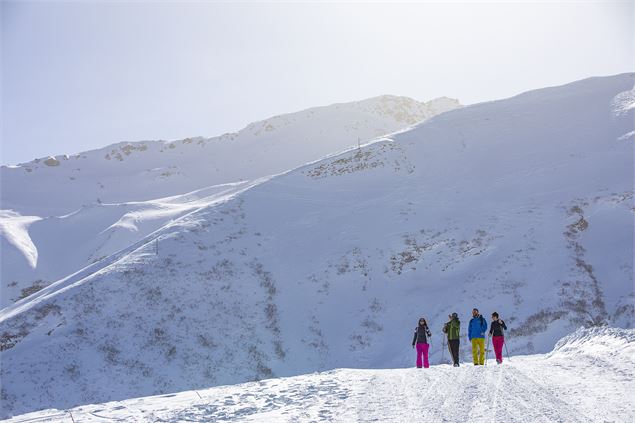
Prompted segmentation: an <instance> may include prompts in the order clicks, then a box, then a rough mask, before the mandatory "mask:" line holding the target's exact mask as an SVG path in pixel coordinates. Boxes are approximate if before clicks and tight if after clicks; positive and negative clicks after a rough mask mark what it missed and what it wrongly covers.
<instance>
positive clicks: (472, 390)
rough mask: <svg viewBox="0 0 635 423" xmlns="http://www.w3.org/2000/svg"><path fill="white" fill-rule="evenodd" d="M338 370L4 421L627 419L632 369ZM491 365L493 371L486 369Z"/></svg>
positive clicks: (550, 362) (555, 361) (531, 360)
mask: <svg viewBox="0 0 635 423" xmlns="http://www.w3.org/2000/svg"><path fill="white" fill-rule="evenodd" d="M493 363H495V361H494V360H493V359H492V358H490V359H489V361H488V365H487V366H478V367H476V366H473V365H472V364H470V363H462V365H461V367H460V368H453V367H451V366H450V365H447V364H444V365H437V366H431V368H430V369H416V368H408V369H384V370H355V369H339V370H333V371H328V372H324V373H316V374H310V375H304V376H296V377H289V378H281V379H270V380H264V381H260V382H252V383H246V384H241V385H235V386H223V387H216V388H211V389H208V390H199V391H187V392H182V393H178V394H171V395H161V396H155V397H145V398H138V399H132V400H127V401H123V402H111V403H106V404H96V405H88V406H81V407H77V408H75V409H72V410H70V411H58V410H45V411H40V412H35V413H29V414H25V415H23V416H18V417H14V418H13V419H10V420H8V421H9V422H58V421H60V422H61V421H69V420H70V417H71V415H72V416H73V419H74V421H75V422H80V421H81V422H100V421H106V420H107V421H119V422H139V421H147V422H181V421H214V422H219V423H220V422H265V421H266V422H310V421H318V422H331V421H335V422H349V421H358V422H385V421H394V422H401V421H403V422H405V421H431V422H466V421H470V422H506V423H509V422H589V421H603V422H620V421H633V420H632V418H633V417H635V413H634V410H633V407H632V401H630V400H629V398H628V397H629V392H633V390H634V389H635V383H634V382H633V380H634V378H633V376H634V372H633V367H632V366H627V368H622V369H620V368H618V367H617V366H613V365H611V364H610V363H608V362H604V363H603V364H601V363H598V360H597V359H589V357H582V358H580V357H577V358H576V357H575V356H574V355H567V356H565V357H555V358H554V357H548V356H547V355H535V356H518V357H512V358H511V359H510V360H509V359H506V360H505V363H504V364H503V365H500V366H499V365H496V364H493ZM492 364H493V365H492Z"/></svg>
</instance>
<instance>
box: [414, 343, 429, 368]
mask: <svg viewBox="0 0 635 423" xmlns="http://www.w3.org/2000/svg"><path fill="white" fill-rule="evenodd" d="M429 349H430V344H417V367H421V364H422V363H421V356H423V367H425V368H426V369H427V368H428V367H430V363H428V350H429Z"/></svg>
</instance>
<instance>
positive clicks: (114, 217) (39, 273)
mask: <svg viewBox="0 0 635 423" xmlns="http://www.w3.org/2000/svg"><path fill="white" fill-rule="evenodd" d="M248 185H249V183H248V182H237V183H233V184H222V185H216V186H212V187H208V188H203V189H200V190H196V191H193V192H191V193H187V194H184V195H177V196H172V197H166V198H160V199H156V200H149V201H140V202H129V203H120V204H106V203H102V204H93V205H89V206H84V207H81V208H80V209H78V210H76V211H75V212H73V213H70V214H68V215H64V216H50V217H45V218H40V217H38V216H21V215H19V214H17V213H15V212H13V211H10V210H9V211H0V242H2V270H1V272H0V274H1V275H2V281H3V283H2V285H0V307H6V306H7V305H9V304H12V303H14V302H15V301H17V300H18V299H21V298H24V297H26V296H28V295H31V294H32V293H34V292H37V291H38V290H40V289H42V288H43V287H45V286H48V285H49V284H51V283H52V282H54V281H57V280H59V279H62V278H63V277H65V276H67V275H69V274H71V273H74V272H76V271H78V270H80V269H82V268H84V267H86V266H88V265H90V264H92V263H95V262H97V261H99V260H101V259H103V258H105V257H108V256H110V255H112V254H114V253H116V252H117V251H119V250H122V249H124V248H126V247H128V246H130V245H132V244H134V243H135V242H138V241H139V240H141V239H143V238H145V237H146V236H147V235H149V234H150V233H152V232H154V231H155V230H157V229H159V228H161V227H163V226H164V225H165V224H166V223H168V222H170V221H172V220H174V219H178V218H179V217H181V216H183V215H185V214H187V213H189V212H192V211H194V210H198V209H199V208H201V207H205V206H210V205H212V204H214V203H216V202H219V201H222V200H223V199H225V198H227V197H228V196H231V195H233V194H234V193H236V192H238V191H240V190H241V189H243V188H244V187H245V186H248Z"/></svg>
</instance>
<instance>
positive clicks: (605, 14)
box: [0, 1, 634, 164]
mask: <svg viewBox="0 0 635 423" xmlns="http://www.w3.org/2000/svg"><path fill="white" fill-rule="evenodd" d="M633 25H634V8H633V2H631V1H628V2H609V1H600V2H579V1H578V2H571V1H569V2H533V3H532V2H524V3H510V2H488V3H480V2H450V1H442V2H436V3H430V2H426V3H401V4H394V3H346V4H342V3H339V4H337V3H280V2H278V3H265V2H257V3H255V2H250V3H235V2H231V3H219V2H213V3H212V2H200V1H199V2H182V1H181V2H165V1H163V2H146V1H134V2H133V1H117V2H105V1H100V2H96V1H84V2H80V1H75V2H72V1H69V2H59V3H58V2H52V1H47V2H44V1H40V2H25V1H20V2H10V1H2V34H1V35H2V46H1V47H2V62H1V68H2V69H1V70H2V87H1V88H2V91H1V94H2V116H1V117H2V150H1V157H0V162H1V163H2V164H7V163H12V164H13V163H19V162H24V161H29V160H31V159H33V158H36V157H42V156H46V155H55V154H65V153H69V154H70V153H75V152H79V151H83V150H88V149H93V148H99V147H102V146H105V145H107V144H110V143H114V142H119V141H139V140H146V139H177V138H184V137H187V136H195V135H204V136H214V135H220V134H222V133H224V132H230V131H235V130H238V129H241V128H242V127H243V126H245V125H246V124H248V123H249V122H252V121H254V120H260V119H264V118H267V117H269V116H272V115H276V114H280V113H286V112H293V111H297V110H301V109H304V108H308V107H312V106H318V105H326V104H331V103H334V102H343V101H352V100H360V99H363V98H367V97H372V96H376V95H380V94H396V95H405V96H410V97H413V98H416V99H418V100H428V99H431V98H434V97H439V96H449V97H454V98H458V99H459V100H460V101H461V102H462V103H464V104H470V103H475V102H480V101H486V100H493V99H498V98H503V97H508V96H511V95H514V94H517V93H519V92H522V91H526V90H529V89H534V88H540V87H544V86H550V85H558V84H563V83H567V82H571V81H573V80H577V79H582V78H586V77H589V76H595V75H610V74H616V73H622V72H627V71H632V70H633V69H634V58H633V57H634V51H633V37H634V29H633Z"/></svg>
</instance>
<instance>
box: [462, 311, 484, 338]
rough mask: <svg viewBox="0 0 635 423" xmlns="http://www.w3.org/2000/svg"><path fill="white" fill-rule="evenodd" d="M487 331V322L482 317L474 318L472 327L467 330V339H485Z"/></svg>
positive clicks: (471, 322) (471, 321) (471, 323)
mask: <svg viewBox="0 0 635 423" xmlns="http://www.w3.org/2000/svg"><path fill="white" fill-rule="evenodd" d="M486 331H487V321H486V320H485V318H484V317H483V316H481V315H479V316H476V317H472V320H470V325H469V326H468V328H467V337H468V338H469V339H470V341H471V340H472V339H473V338H485V332H486Z"/></svg>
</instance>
